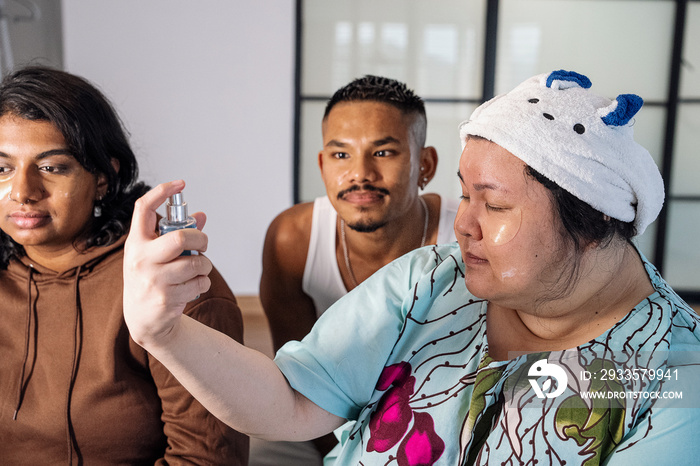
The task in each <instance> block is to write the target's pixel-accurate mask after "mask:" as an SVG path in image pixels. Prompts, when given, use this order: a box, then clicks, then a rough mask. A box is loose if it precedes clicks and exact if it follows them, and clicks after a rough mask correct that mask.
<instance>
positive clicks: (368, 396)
mask: <svg viewBox="0 0 700 466" xmlns="http://www.w3.org/2000/svg"><path fill="white" fill-rule="evenodd" d="M642 259H643V261H644V264H645V267H646V270H647V273H648V274H649V278H650V280H651V283H652V285H653V286H654V288H655V292H654V293H653V294H652V295H650V296H649V297H648V298H647V299H645V300H644V301H643V302H641V303H639V304H638V305H637V306H636V307H635V308H634V309H633V310H632V311H631V312H630V313H629V314H628V315H627V316H626V317H625V318H623V319H622V320H621V321H619V322H618V323H617V324H615V325H614V326H613V327H612V328H610V329H608V330H607V331H606V332H605V333H603V334H602V335H600V336H599V337H597V338H596V339H594V340H592V341H590V342H588V343H586V344H584V345H581V346H579V347H576V348H572V349H569V350H566V351H558V352H546V353H538V354H523V355H520V356H517V357H514V358H513V359H510V360H507V361H494V360H492V359H491V358H490V357H489V355H488V342H487V338H486V309H487V303H486V302H485V301H483V300H480V299H477V298H475V297H474V296H473V295H471V294H470V293H469V292H468V291H467V289H466V286H465V283H464V264H463V262H462V260H461V255H460V251H459V247H458V245H457V244H456V243H453V244H450V245H442V246H430V247H426V248H422V249H419V250H416V251H414V252H411V253H409V254H407V255H406V256H404V257H402V258H400V259H398V260H396V261H394V262H392V263H391V264H389V265H387V266H386V267H384V268H383V269H381V270H380V271H378V272H377V273H376V274H374V275H373V276H372V277H370V278H369V279H368V280H366V281H365V282H364V283H362V284H361V285H360V286H359V287H357V288H356V289H355V290H353V291H352V292H351V293H349V294H348V295H346V296H345V297H343V298H342V299H340V300H339V301H338V302H337V303H336V304H335V305H333V306H332V307H331V308H330V309H329V310H328V311H327V312H326V313H325V314H324V315H323V316H322V317H321V319H320V320H319V321H318V323H317V324H316V326H314V329H313V331H312V332H311V333H310V334H309V335H308V336H307V337H306V338H304V340H303V341H301V342H289V343H288V344H287V345H285V346H284V347H283V348H282V349H280V351H279V352H278V354H277V357H276V358H275V361H276V363H277V364H278V366H279V367H280V369H281V370H282V372H283V373H284V375H285V376H286V377H287V379H288V380H289V382H290V384H291V385H292V387H294V388H295V389H296V390H298V391H299V392H300V393H302V394H303V395H304V396H306V397H307V398H309V399H310V400H312V401H313V402H314V403H316V404H317V405H319V406H320V407H322V408H323V409H325V410H327V411H329V412H331V413H333V414H335V415H337V416H340V417H343V418H347V419H350V420H353V421H355V422H354V423H349V424H347V425H346V427H345V430H344V432H343V433H342V435H341V443H342V448H341V449H340V452H339V454H338V457H337V459H336V462H335V464H338V465H358V464H361V465H365V466H368V465H394V464H395V465H399V466H418V465H457V466H462V465H472V464H477V465H498V466H500V465H521V464H537V465H549V464H556V465H563V464H568V465H596V464H607V465H629V464H640V465H642V464H674V465H681V464H695V461H696V458H695V457H694V456H693V455H691V454H690V453H689V450H688V446H689V445H695V442H696V441H697V439H698V438H700V437H698V432H700V395H698V394H696V393H694V392H696V391H698V390H696V388H697V387H698V386H700V358H699V357H698V355H700V328H698V324H699V323H700V320H699V319H698V316H697V315H696V314H695V312H694V311H693V310H692V309H691V308H690V307H689V306H688V305H687V304H685V303H684V302H683V301H682V300H681V299H680V298H679V297H678V296H677V295H676V293H675V292H674V291H673V290H672V289H671V288H670V287H669V285H668V284H667V283H666V282H665V281H664V280H663V279H662V278H661V277H660V275H659V273H658V271H657V270H656V269H655V268H654V267H653V266H652V265H651V264H650V263H649V262H648V261H646V259H645V258H644V257H642Z"/></svg>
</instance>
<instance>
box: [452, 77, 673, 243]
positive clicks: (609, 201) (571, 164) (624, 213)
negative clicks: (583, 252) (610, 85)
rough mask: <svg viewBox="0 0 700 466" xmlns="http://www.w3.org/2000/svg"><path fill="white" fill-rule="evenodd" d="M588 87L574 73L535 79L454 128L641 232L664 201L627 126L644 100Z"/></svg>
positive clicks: (649, 162) (652, 167) (657, 177)
mask: <svg viewBox="0 0 700 466" xmlns="http://www.w3.org/2000/svg"><path fill="white" fill-rule="evenodd" d="M589 87H591V81H590V80H589V79H588V78H587V77H586V76H583V75H581V74H578V73H574V72H571V71H564V70H559V71H554V72H552V73H548V74H542V75H538V76H534V77H532V78H530V79H528V80H527V81H525V82H523V83H522V84H520V85H519V86H518V87H516V88H515V89H513V90H512V91H510V92H508V93H507V94H503V95H499V96H496V97H494V98H493V99H491V100H489V101H488V102H486V103H484V104H482V105H481V106H480V107H478V108H477V109H476V110H474V113H472V115H471V117H470V118H469V120H467V121H465V122H464V123H462V124H461V125H460V127H459V133H460V139H461V140H462V147H464V145H465V143H466V138H467V136H469V135H474V136H481V137H483V138H485V139H488V140H490V141H492V142H494V143H496V144H498V145H499V146H501V147H503V148H504V149H506V150H508V151H509V152H510V153H511V154H513V155H515V156H516V157H518V158H519V159H520V160H522V161H523V162H525V163H526V164H528V165H529V166H531V167H532V168H534V169H535V170H537V171H538V172H539V173H541V174H542V175H544V176H546V177H547V178H549V179H550V180H552V181H554V182H555V183H557V184H558V185H559V186H561V187H562V188H563V189H565V190H566V191H568V192H570V193H571V194H573V195H574V196H576V197H577V198H579V199H581V200H582V201H584V202H586V203H587V204H589V205H590V206H592V207H593V208H595V209H596V210H598V211H600V212H602V213H603V214H605V215H608V216H610V217H613V218H616V219H618V220H622V221H623V222H634V226H635V227H636V230H637V234H638V235H641V234H642V233H643V232H644V230H645V229H646V227H647V226H648V225H649V224H650V223H651V222H653V221H654V220H655V219H656V217H657V216H658V215H659V212H660V211H661V207H662V206H663V202H664V184H663V180H662V179H661V174H660V173H659V169H658V167H657V166H656V163H655V162H654V160H653V159H652V158H651V155H650V154H649V152H648V151H647V150H646V149H644V148H643V147H642V146H640V145H639V144H637V143H636V142H635V141H634V137H633V130H632V125H631V124H629V122H630V120H631V118H632V117H633V116H634V115H635V114H636V113H637V111H638V110H639V109H640V108H641V106H642V103H643V102H642V99H641V98H640V97H639V96H636V95H634V94H622V95H619V96H617V98H616V99H615V100H610V99H607V98H605V97H601V96H598V95H596V94H594V93H592V92H590V91H588V88H589Z"/></svg>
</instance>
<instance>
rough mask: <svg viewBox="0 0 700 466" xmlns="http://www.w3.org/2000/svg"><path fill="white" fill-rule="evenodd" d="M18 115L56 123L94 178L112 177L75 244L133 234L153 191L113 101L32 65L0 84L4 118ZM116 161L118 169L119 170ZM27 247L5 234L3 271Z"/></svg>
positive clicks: (105, 242)
mask: <svg viewBox="0 0 700 466" xmlns="http://www.w3.org/2000/svg"><path fill="white" fill-rule="evenodd" d="M8 114H11V115H14V116H17V117H20V118H23V119H26V120H41V121H47V122H50V123H51V124H53V125H54V126H55V127H56V128H57V129H58V130H59V131H60V132H61V133H62V134H63V137H64V139H65V141H66V144H67V145H68V148H69V149H70V151H71V153H72V154H73V156H74V157H75V159H76V160H77V161H78V162H79V163H80V164H81V165H82V166H83V168H85V169H86V170H87V171H88V172H90V173H92V174H103V175H105V176H106V177H107V182H108V185H109V187H108V189H107V192H106V194H105V196H104V197H103V198H102V199H101V200H100V201H98V204H97V205H96V207H97V208H98V209H99V210H100V211H101V215H99V216H93V217H92V220H91V221H90V222H88V224H87V225H86V226H85V228H84V230H83V231H82V232H81V233H80V234H79V235H78V237H77V238H76V239H75V243H76V244H77V243H78V242H84V243H83V244H84V248H85V249H89V248H91V247H93V246H109V245H110V244H112V243H114V242H115V241H117V240H118V239H119V238H120V237H121V236H123V235H124V234H126V233H127V232H128V230H129V222H130V220H131V214H132V213H133V210H134V203H135V202H136V199H138V198H139V197H141V196H142V195H143V194H145V193H146V192H147V191H148V190H149V189H150V188H149V186H147V185H146V184H144V183H143V182H138V181H137V179H138V171H139V170H138V163H137V162H136V157H135V155H134V153H133V151H132V150H131V147H130V146H129V142H128V140H127V134H126V131H125V130H124V127H123V125H122V122H121V120H120V119H119V116H118V115H117V113H116V111H115V110H114V108H113V107H112V105H111V104H110V102H109V100H108V99H107V98H106V97H105V96H104V95H103V94H102V93H101V92H100V91H99V90H98V89H96V88H95V87H94V86H93V85H92V84H90V83H89V82H87V81H86V80H85V79H83V78H81V77H78V76H75V75H72V74H69V73H66V72H64V71H60V70H57V69H53V68H49V67H44V66H29V67H26V68H22V69H20V70H18V71H15V72H13V73H11V74H9V75H7V76H6V77H5V78H4V79H3V80H2V83H0V117H2V116H5V115H8ZM113 160H116V162H117V164H118V167H115V165H114V164H113ZM24 254H25V252H24V248H23V247H22V246H21V245H20V244H17V243H16V242H15V241H13V240H12V238H10V236H9V235H7V234H6V233H4V232H3V231H1V230H0V269H2V270H4V269H6V268H7V265H8V263H9V261H10V259H11V258H12V257H13V256H16V257H21V256H23V255H24Z"/></svg>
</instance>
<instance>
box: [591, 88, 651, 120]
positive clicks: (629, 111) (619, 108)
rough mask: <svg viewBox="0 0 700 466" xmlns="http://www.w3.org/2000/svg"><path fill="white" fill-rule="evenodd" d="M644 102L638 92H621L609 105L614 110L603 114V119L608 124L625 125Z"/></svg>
mask: <svg viewBox="0 0 700 466" xmlns="http://www.w3.org/2000/svg"><path fill="white" fill-rule="evenodd" d="M643 104H644V100H642V98H641V97H639V96H638V95H636V94H620V95H618V96H617V98H616V99H615V102H613V104H612V105H611V106H610V107H608V108H612V111H610V112H609V113H608V114H607V115H602V116H601V119H602V120H603V123H605V124H606V125H608V126H624V125H626V124H627V123H629V121H630V120H631V119H632V117H633V116H635V115H636V114H637V112H638V111H639V109H640V108H642V105H643ZM613 107H614V108H613Z"/></svg>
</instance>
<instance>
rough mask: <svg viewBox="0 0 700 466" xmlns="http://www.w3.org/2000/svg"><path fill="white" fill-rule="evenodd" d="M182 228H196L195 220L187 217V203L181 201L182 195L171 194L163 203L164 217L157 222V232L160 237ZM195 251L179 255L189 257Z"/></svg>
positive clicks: (194, 253)
mask: <svg viewBox="0 0 700 466" xmlns="http://www.w3.org/2000/svg"><path fill="white" fill-rule="evenodd" d="M183 228H197V220H195V219H194V217H190V216H189V215H187V203H186V202H185V201H184V200H183V197H182V193H177V194H173V195H172V196H170V198H168V200H167V202H166V203H165V217H163V218H161V219H160V222H158V230H159V231H160V234H161V235H164V234H166V233H170V232H171V231H175V230H182V229H183ZM196 254H198V253H197V251H184V252H183V253H182V254H181V255H183V256H191V255H196Z"/></svg>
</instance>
